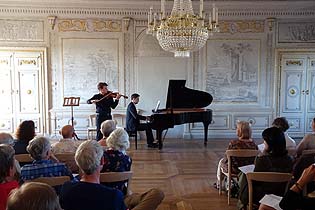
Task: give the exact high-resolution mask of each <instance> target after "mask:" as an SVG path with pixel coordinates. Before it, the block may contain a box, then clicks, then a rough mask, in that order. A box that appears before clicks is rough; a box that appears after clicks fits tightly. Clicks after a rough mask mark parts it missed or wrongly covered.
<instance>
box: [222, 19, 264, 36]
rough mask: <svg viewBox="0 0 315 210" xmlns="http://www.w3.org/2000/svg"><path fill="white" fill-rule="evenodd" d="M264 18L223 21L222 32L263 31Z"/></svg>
mask: <svg viewBox="0 0 315 210" xmlns="http://www.w3.org/2000/svg"><path fill="white" fill-rule="evenodd" d="M264 28H265V22H264V21H263V20H240V21H221V22H220V33H231V34H234V33H263V32H264Z"/></svg>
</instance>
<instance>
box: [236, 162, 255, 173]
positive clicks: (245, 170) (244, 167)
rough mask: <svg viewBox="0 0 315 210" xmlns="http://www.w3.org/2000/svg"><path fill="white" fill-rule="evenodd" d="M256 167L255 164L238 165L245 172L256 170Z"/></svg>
mask: <svg viewBox="0 0 315 210" xmlns="http://www.w3.org/2000/svg"><path fill="white" fill-rule="evenodd" d="M254 168H255V165H254V164H251V165H246V166H241V167H238V169H240V171H241V172H243V173H244V174H247V173H248V172H254Z"/></svg>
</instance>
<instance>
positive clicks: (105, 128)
mask: <svg viewBox="0 0 315 210" xmlns="http://www.w3.org/2000/svg"><path fill="white" fill-rule="evenodd" d="M115 129H116V122H115V121H114V120H105V121H104V122H102V124H101V133H102V134H103V138H102V139H101V140H99V141H98V143H99V144H100V145H101V146H102V147H107V143H106V139H107V138H108V137H109V135H110V134H111V133H112V132H113V131H114V130H115Z"/></svg>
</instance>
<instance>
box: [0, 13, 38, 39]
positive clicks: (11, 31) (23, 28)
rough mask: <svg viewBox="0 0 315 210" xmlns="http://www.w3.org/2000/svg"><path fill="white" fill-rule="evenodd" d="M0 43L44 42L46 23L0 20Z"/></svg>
mask: <svg viewBox="0 0 315 210" xmlns="http://www.w3.org/2000/svg"><path fill="white" fill-rule="evenodd" d="M0 41H20V42H23V41H31V42H43V41H44V21H38V20H4V19H2V20H0Z"/></svg>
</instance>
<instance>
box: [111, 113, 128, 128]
mask: <svg viewBox="0 0 315 210" xmlns="http://www.w3.org/2000/svg"><path fill="white" fill-rule="evenodd" d="M112 116H113V120H114V121H115V122H116V123H117V126H119V127H125V126H126V114H119V113H114V114H112Z"/></svg>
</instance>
